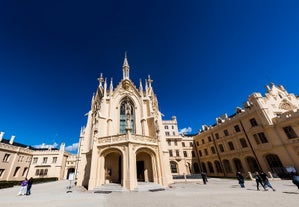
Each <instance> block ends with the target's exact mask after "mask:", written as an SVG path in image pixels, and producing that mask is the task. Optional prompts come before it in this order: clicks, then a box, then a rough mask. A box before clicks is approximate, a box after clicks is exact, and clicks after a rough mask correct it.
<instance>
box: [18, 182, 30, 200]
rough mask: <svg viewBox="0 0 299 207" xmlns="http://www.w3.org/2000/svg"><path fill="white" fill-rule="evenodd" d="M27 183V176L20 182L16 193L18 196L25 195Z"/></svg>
mask: <svg viewBox="0 0 299 207" xmlns="http://www.w3.org/2000/svg"><path fill="white" fill-rule="evenodd" d="M27 184H28V180H27V178H25V180H23V181H22V183H21V188H20V190H19V192H18V194H17V195H18V196H20V195H25V193H26V190H27Z"/></svg>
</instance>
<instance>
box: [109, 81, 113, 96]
mask: <svg viewBox="0 0 299 207" xmlns="http://www.w3.org/2000/svg"><path fill="white" fill-rule="evenodd" d="M112 92H113V79H112V78H111V80H110V89H109V96H112Z"/></svg>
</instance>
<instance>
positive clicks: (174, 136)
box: [163, 116, 200, 176]
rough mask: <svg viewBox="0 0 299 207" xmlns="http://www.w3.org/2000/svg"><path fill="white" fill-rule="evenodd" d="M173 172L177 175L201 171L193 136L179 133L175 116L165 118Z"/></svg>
mask: <svg viewBox="0 0 299 207" xmlns="http://www.w3.org/2000/svg"><path fill="white" fill-rule="evenodd" d="M163 126H164V130H165V136H166V141H167V147H168V151H169V162H170V168H171V173H172V175H173V176H176V175H190V174H196V173H200V170H199V169H200V168H199V162H198V156H197V154H196V147H195V146H194V144H193V142H194V141H193V136H186V135H181V134H179V131H178V123H177V119H176V117H175V116H173V117H172V119H171V120H163Z"/></svg>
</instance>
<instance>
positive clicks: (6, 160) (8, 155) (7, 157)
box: [2, 153, 10, 162]
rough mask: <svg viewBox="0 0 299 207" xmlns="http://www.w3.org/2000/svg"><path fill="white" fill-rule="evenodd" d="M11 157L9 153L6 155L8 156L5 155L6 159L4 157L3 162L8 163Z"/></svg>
mask: <svg viewBox="0 0 299 207" xmlns="http://www.w3.org/2000/svg"><path fill="white" fill-rule="evenodd" d="M9 157H10V154H7V153H6V154H5V155H4V157H3V160H2V162H8V159H9Z"/></svg>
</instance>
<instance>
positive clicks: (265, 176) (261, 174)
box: [260, 172, 276, 191]
mask: <svg viewBox="0 0 299 207" xmlns="http://www.w3.org/2000/svg"><path fill="white" fill-rule="evenodd" d="M260 177H261V178H262V181H263V184H264V187H265V189H267V186H268V187H269V188H271V189H272V190H273V191H276V190H275V189H274V188H273V187H272V185H271V183H270V181H269V179H268V176H267V174H266V173H264V172H261V173H260Z"/></svg>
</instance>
